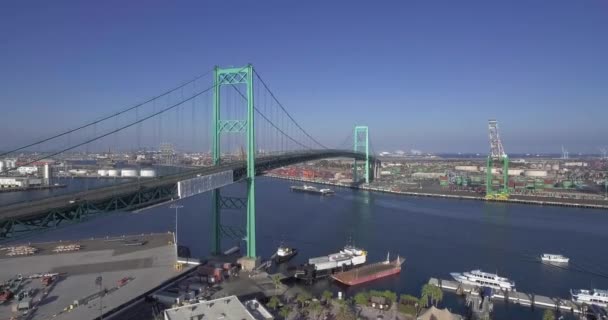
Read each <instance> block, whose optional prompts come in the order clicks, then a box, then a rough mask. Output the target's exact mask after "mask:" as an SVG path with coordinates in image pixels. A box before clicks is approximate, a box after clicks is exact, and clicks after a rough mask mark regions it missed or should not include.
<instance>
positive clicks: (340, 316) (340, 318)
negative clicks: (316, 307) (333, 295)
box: [336, 304, 357, 320]
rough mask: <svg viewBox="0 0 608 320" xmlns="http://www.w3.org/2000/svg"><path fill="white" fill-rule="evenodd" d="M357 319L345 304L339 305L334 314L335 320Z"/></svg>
mask: <svg viewBox="0 0 608 320" xmlns="http://www.w3.org/2000/svg"><path fill="white" fill-rule="evenodd" d="M355 319H357V317H356V316H355V313H354V312H353V311H352V310H351V309H350V308H349V307H348V306H347V305H345V304H343V305H340V309H338V313H337V314H336V320H355Z"/></svg>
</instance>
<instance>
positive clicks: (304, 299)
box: [296, 292, 310, 307]
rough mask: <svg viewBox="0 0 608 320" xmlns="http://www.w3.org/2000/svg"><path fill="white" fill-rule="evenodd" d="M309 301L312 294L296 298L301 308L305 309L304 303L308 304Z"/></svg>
mask: <svg viewBox="0 0 608 320" xmlns="http://www.w3.org/2000/svg"><path fill="white" fill-rule="evenodd" d="M308 299H310V294H308V293H306V292H302V293H300V294H298V296H297V297H296V301H297V302H298V303H299V304H300V306H301V307H304V303H306V301H307V300H308Z"/></svg>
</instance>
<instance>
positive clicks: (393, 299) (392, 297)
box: [382, 290, 397, 303]
mask: <svg viewBox="0 0 608 320" xmlns="http://www.w3.org/2000/svg"><path fill="white" fill-rule="evenodd" d="M382 295H383V296H384V297H385V298H387V299H388V300H390V301H391V302H392V303H395V302H397V294H396V293H394V292H392V291H390V290H386V291H384V292H383V293H382Z"/></svg>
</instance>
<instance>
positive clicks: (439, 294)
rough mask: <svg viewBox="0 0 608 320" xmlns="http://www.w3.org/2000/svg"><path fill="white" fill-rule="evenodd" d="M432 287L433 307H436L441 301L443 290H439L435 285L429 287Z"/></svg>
mask: <svg viewBox="0 0 608 320" xmlns="http://www.w3.org/2000/svg"><path fill="white" fill-rule="evenodd" d="M431 286H432V287H433V289H432V292H433V301H435V306H437V304H439V302H441V300H443V290H441V288H439V287H438V286H435V285H431Z"/></svg>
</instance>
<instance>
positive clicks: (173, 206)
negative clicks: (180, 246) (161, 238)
mask: <svg viewBox="0 0 608 320" xmlns="http://www.w3.org/2000/svg"><path fill="white" fill-rule="evenodd" d="M183 207H184V206H182V205H181V204H172V205H171V206H169V208H170V209H175V233H174V238H175V239H173V240H174V242H175V255H176V256H177V257H178V258H179V255H178V253H177V212H178V210H179V209H181V208H183Z"/></svg>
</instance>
